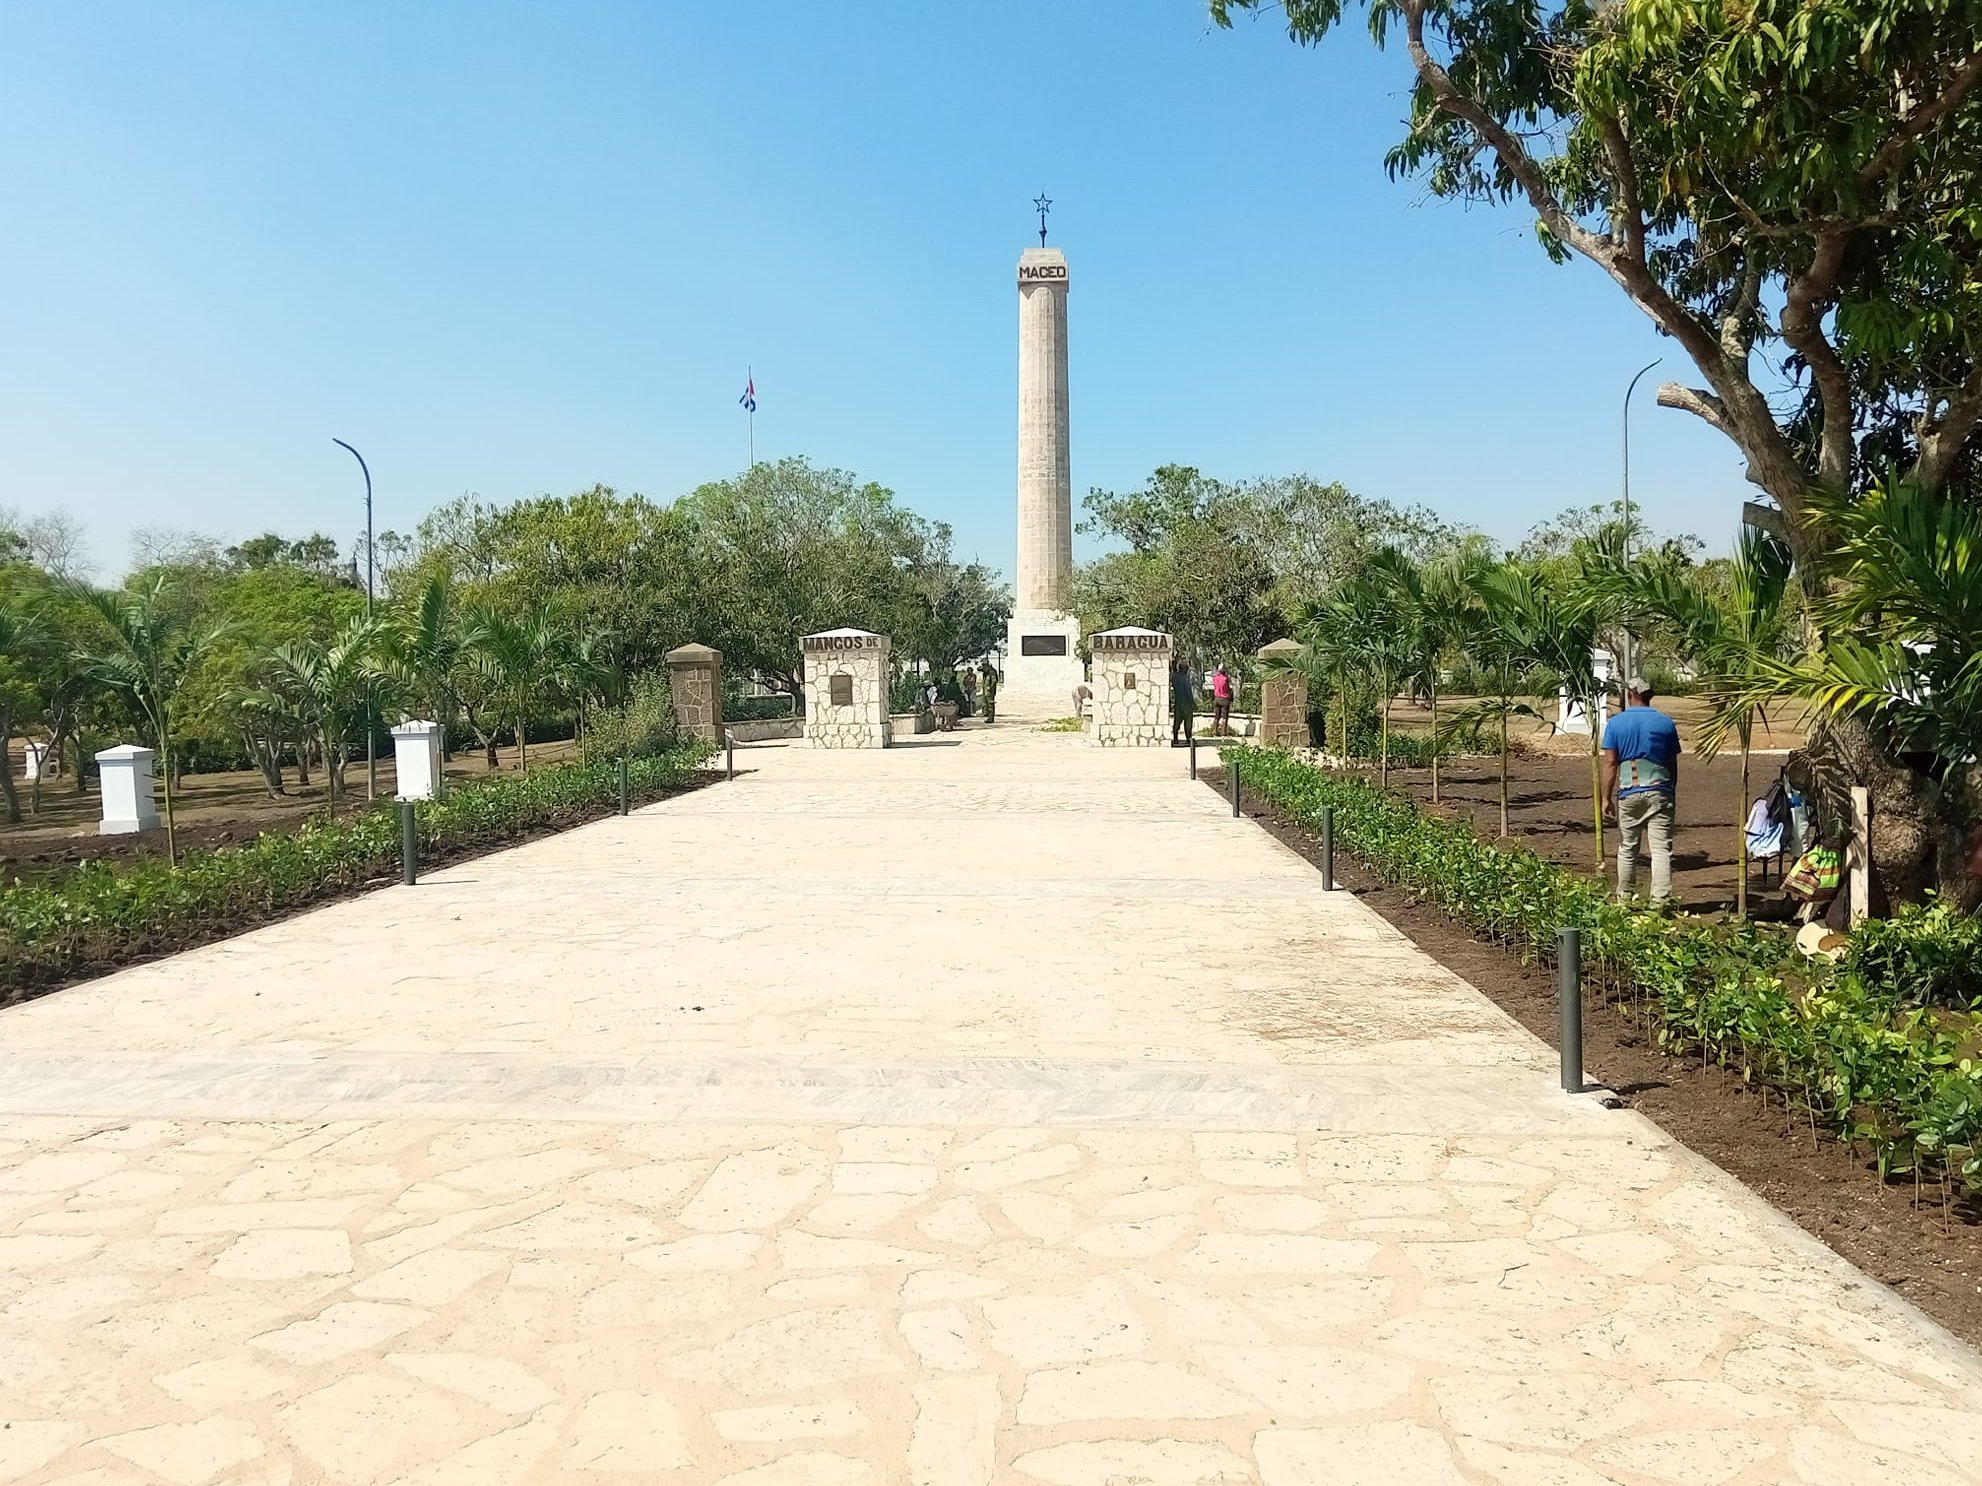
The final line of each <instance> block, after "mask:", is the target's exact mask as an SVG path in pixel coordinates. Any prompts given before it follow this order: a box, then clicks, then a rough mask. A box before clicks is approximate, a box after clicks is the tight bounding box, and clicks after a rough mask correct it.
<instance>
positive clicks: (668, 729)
mask: <svg viewBox="0 0 1982 1486" xmlns="http://www.w3.org/2000/svg"><path fill="white" fill-rule="evenodd" d="M674 741H675V723H674V699H673V697H672V696H671V695H670V693H669V690H668V673H667V672H666V671H665V670H660V671H649V672H647V673H646V674H645V675H642V676H639V677H636V678H635V679H634V682H633V684H632V686H631V687H629V688H628V690H627V694H626V701H625V704H624V706H623V707H622V708H606V709H604V710H602V711H599V712H595V713H593V714H592V719H591V726H590V727H589V728H587V729H586V732H585V756H586V757H587V758H588V759H616V758H619V757H620V756H621V755H625V756H626V757H629V758H632V757H637V756H639V755H641V754H645V753H653V752H657V751H659V750H661V749H664V748H667V747H668V746H670V745H671V744H673V742H674Z"/></svg>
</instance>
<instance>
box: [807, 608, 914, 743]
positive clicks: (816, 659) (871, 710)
mask: <svg viewBox="0 0 1982 1486" xmlns="http://www.w3.org/2000/svg"><path fill="white" fill-rule="evenodd" d="M798 644H799V649H800V650H802V651H803V652H804V655H805V741H806V742H807V743H808V744H810V745H811V746H812V747H814V748H886V747H888V746H889V745H890V744H892V743H893V742H894V741H895V736H894V724H893V722H892V721H891V720H890V719H889V717H888V650H889V645H888V637H887V636H886V635H877V634H874V633H873V632H871V631H869V630H864V629H829V630H824V631H822V632H820V633H819V634H816V635H805V636H802V637H801V638H800V639H799V642H798Z"/></svg>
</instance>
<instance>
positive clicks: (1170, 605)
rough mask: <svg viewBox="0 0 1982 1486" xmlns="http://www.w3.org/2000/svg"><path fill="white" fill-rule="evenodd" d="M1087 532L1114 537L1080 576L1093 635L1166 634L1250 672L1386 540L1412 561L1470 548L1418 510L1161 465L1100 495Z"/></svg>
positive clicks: (1294, 482)
mask: <svg viewBox="0 0 1982 1486" xmlns="http://www.w3.org/2000/svg"><path fill="white" fill-rule="evenodd" d="M1085 504H1086V507H1087V512H1088V517H1087V520H1086V521H1084V522H1083V523H1082V526H1081V530H1082V531H1085V532H1092V533H1095V534H1097V535H1100V536H1103V537H1108V538H1113V539H1114V540H1117V541H1120V542H1123V543H1125V544H1126V546H1127V550H1126V551H1122V552H1114V553H1109V554H1106V555H1104V556H1102V557H1101V558H1098V559H1097V560H1096V561H1094V562H1093V563H1090V564H1088V565H1087V566H1086V567H1085V568H1083V569H1082V570H1081V571H1080V573H1079V574H1078V575H1077V577H1076V608H1077V609H1078V610H1079V612H1080V615H1081V620H1082V624H1083V627H1084V628H1085V629H1086V630H1087V631H1088V632H1089V633H1092V632H1094V631H1095V630H1101V629H1110V628H1113V627H1115V626H1117V625H1122V624H1143V625H1149V626H1152V627H1153V628H1157V629H1161V630H1165V631H1167V632H1168V633H1170V634H1171V635H1174V636H1175V637H1176V639H1177V643H1178V646H1179V648H1180V650H1182V651H1183V653H1185V654H1186V655H1188V656H1191V657H1193V658H1194V659H1196V660H1197V661H1199V662H1200V663H1201V664H1202V665H1203V667H1205V668H1207V669H1208V668H1209V666H1210V665H1211V664H1212V663H1214V662H1216V661H1219V660H1223V661H1225V662H1226V663H1227V664H1228V665H1232V664H1236V665H1241V666H1243V665H1248V664H1250V662H1251V660H1252V657H1253V655H1254V653H1255V652H1256V651H1257V650H1258V649H1259V647H1260V646H1262V645H1264V644H1265V643H1267V642H1268V641H1269V640H1275V639H1278V638H1279V637H1280V636H1281V635H1283V634H1286V633H1288V632H1289V631H1291V630H1293V629H1294V628H1295V627H1296V626H1297V625H1298V624H1299V623H1300V622H1301V621H1302V619H1303V618H1304V616H1306V615H1307V614H1309V613H1310V612H1311V611H1312V610H1313V609H1314V608H1315V607H1316V606H1318V605H1320V604H1322V603H1325V602H1327V601H1328V600H1329V599H1330V598H1331V597H1332V596H1333V594H1334V593H1335V592H1336V591H1337V590H1338V589H1339V588H1340V587H1341V585H1343V584H1344V583H1346V582H1348V581H1349V580H1350V579H1351V578H1353V577H1354V576H1355V575H1356V574H1357V573H1359V572H1360V571H1361V570H1362V568H1363V566H1364V564H1365V563H1367V562H1368V561H1369V560H1370V558H1371V556H1372V555H1373V554H1374V553H1375V552H1376V551H1377V550H1378V549H1379V548H1380V547H1382V546H1383V545H1384V544H1386V543H1390V544H1395V545H1399V546H1402V547H1404V548H1405V549H1406V550H1408V551H1409V552H1411V553H1413V554H1414V555H1418V556H1423V555H1426V554H1428V553H1433V552H1440V551H1445V550H1448V549H1449V548H1451V547H1453V546H1454V545H1456V544H1459V543H1461V542H1462V541H1464V540H1466V536H1465V534H1463V533H1459V532H1455V531H1454V529H1453V528H1452V527H1450V526H1448V525H1447V524H1446V523H1444V522H1442V521H1440V520H1439V519H1438V518H1437V517H1436V516H1434V515H1432V514H1431V513H1430V512H1429V511H1426V510H1424V509H1423V508H1421V507H1411V508H1409V509H1405V510H1399V509H1398V508H1397V507H1395V506H1392V505H1390V504H1389V503H1388V502H1386V501H1374V500H1367V499H1364V498H1363V497H1361V496H1358V495H1355V494H1353V493H1352V492H1350V491H1349V490H1347V489H1345V488H1344V487H1343V486H1341V485H1339V484H1329V485H1324V484H1322V483H1321V482H1319V481H1317V480H1313V479H1310V478H1308V477H1307V476H1305V475H1293V476H1288V477H1285V478H1280V479H1271V480H1254V481H1248V482H1243V483H1239V484H1232V483H1228V482H1226V481H1222V480H1215V479H1212V478H1210V477H1209V476H1207V475H1204V474H1203V473H1201V472H1200V471H1198V470H1195V469H1192V468H1189V467H1187V466H1183V465H1164V466H1162V467H1161V468H1159V469H1158V470H1156V472H1155V473H1154V474H1152V475H1151V476H1150V477H1149V481H1148V483H1147V484H1146V485H1144V487H1143V488H1142V489H1140V490H1134V491H1126V492H1115V491H1107V490H1095V491H1091V492H1090V493H1089V494H1088V497H1087V500H1086V502H1085Z"/></svg>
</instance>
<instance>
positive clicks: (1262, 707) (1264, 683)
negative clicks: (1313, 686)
mask: <svg viewBox="0 0 1982 1486" xmlns="http://www.w3.org/2000/svg"><path fill="white" fill-rule="evenodd" d="M1300 653H1301V646H1300V644H1299V642H1298V641H1295V640H1275V641H1274V642H1273V643H1272V644H1271V645H1266V646H1263V647H1261V649H1260V652H1259V658H1260V659H1261V660H1263V661H1266V662H1267V663H1268V664H1267V668H1266V672H1265V675H1264V676H1263V678H1262V679H1261V681H1260V684H1259V740H1260V742H1261V743H1263V744H1265V745H1266V746H1267V747H1268V748H1306V747H1307V746H1308V676H1307V672H1305V671H1295V670H1281V669H1279V668H1278V667H1276V666H1274V665H1273V662H1275V661H1292V660H1295V659H1297V658H1298V657H1299V655H1300Z"/></svg>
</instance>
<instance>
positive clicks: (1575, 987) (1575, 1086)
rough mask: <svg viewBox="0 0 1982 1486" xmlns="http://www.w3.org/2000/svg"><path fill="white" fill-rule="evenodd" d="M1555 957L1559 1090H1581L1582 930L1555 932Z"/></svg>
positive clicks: (1572, 1091)
mask: <svg viewBox="0 0 1982 1486" xmlns="http://www.w3.org/2000/svg"><path fill="white" fill-rule="evenodd" d="M1555 958H1556V966H1557V970H1558V971H1559V973H1560V975H1561V985H1560V992H1559V994H1560V996H1561V1000H1562V1090H1563V1092H1564V1093H1565V1094H1580V1093H1582V1092H1583V931H1582V930H1581V929H1563V930H1561V931H1560V932H1559V933H1558V934H1557V935H1556V945H1555Z"/></svg>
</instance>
